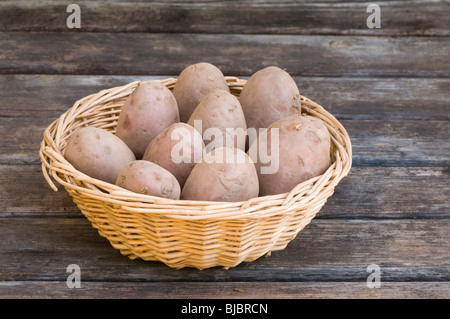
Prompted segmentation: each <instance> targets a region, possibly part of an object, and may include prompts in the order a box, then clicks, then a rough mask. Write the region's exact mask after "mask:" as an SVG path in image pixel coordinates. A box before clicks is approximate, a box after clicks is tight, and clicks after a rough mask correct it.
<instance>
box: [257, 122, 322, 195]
mask: <svg viewBox="0 0 450 319" xmlns="http://www.w3.org/2000/svg"><path fill="white" fill-rule="evenodd" d="M274 128H278V129H279V131H278V132H279V153H278V157H277V156H275V155H276V154H273V155H274V156H273V158H274V159H273V160H275V161H276V160H277V159H278V160H279V162H278V170H277V171H276V172H275V173H272V174H262V173H261V168H262V167H264V166H266V167H268V166H270V163H266V164H264V163H262V162H261V160H260V157H259V156H255V155H254V154H257V152H256V149H255V148H257V147H259V148H260V149H262V150H263V152H264V153H263V154H265V152H267V153H268V154H269V155H270V156H272V154H271V152H270V150H271V138H270V136H271V133H272V130H273V129H274ZM266 136H267V138H266ZM330 146H331V142H330V133H329V132H328V130H327V128H326V126H325V124H324V123H323V122H322V121H321V120H319V119H317V118H313V117H311V116H306V115H298V114H295V115H291V116H288V117H286V118H284V119H282V120H280V121H277V122H275V123H273V124H272V125H270V127H269V128H268V130H267V134H260V136H259V138H258V140H257V142H255V143H253V145H252V146H251V147H250V149H249V151H248V154H249V155H250V156H251V158H252V159H253V160H254V162H255V166H256V170H257V172H258V178H259V184H260V196H265V195H275V194H281V193H287V192H290V191H291V190H292V189H293V188H294V187H295V186H297V185H298V184H300V183H302V182H304V181H306V180H308V179H310V178H313V177H315V176H318V175H321V174H323V173H324V172H325V171H326V170H327V169H328V167H329V166H330V165H331V158H330Z"/></svg>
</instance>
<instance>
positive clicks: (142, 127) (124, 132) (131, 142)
mask: <svg viewBox="0 0 450 319" xmlns="http://www.w3.org/2000/svg"><path fill="white" fill-rule="evenodd" d="M179 121H180V115H179V112H178V106H177V101H176V100H175V97H174V96H173V94H172V92H170V90H169V89H168V88H167V87H166V86H165V85H163V84H161V83H159V82H157V81H152V82H145V83H142V84H141V85H139V86H138V87H137V88H136V89H135V90H134V91H133V92H132V93H131V94H130V96H129V97H128V98H127V100H126V101H125V104H124V105H123V107H122V111H121V112H120V115H119V120H118V123H117V129H116V135H117V136H118V137H120V138H121V139H122V140H123V141H124V142H125V143H126V144H127V145H128V147H129V148H130V149H131V150H132V151H133V152H134V154H135V155H136V158H138V159H140V158H142V156H143V155H144V152H145V150H146V148H147V146H148V144H149V143H150V141H151V140H152V139H153V138H155V137H156V136H157V135H158V134H159V133H161V132H162V131H163V130H164V129H165V128H167V127H168V126H169V125H171V124H173V123H176V122H179Z"/></svg>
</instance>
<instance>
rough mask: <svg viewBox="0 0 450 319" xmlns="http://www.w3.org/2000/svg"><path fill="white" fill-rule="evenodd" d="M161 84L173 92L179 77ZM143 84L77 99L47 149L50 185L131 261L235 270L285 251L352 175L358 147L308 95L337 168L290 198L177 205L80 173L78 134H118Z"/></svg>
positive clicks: (233, 84)
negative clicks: (75, 161) (84, 129)
mask: <svg viewBox="0 0 450 319" xmlns="http://www.w3.org/2000/svg"><path fill="white" fill-rule="evenodd" d="M226 79H227V83H228V85H229V87H230V90H231V92H232V93H233V94H234V95H236V96H239V93H240V91H241V90H242V87H243V85H244V84H245V82H246V81H245V80H243V79H238V78H236V77H226ZM159 81H161V83H163V84H165V85H166V86H167V87H168V88H169V89H173V86H174V84H175V82H176V79H174V78H168V79H163V80H159ZM139 83H140V82H138V81H136V82H133V83H130V84H128V85H125V86H120V87H115V88H111V89H107V90H103V91H100V92H98V93H96V94H92V95H89V96H87V97H85V98H82V99H81V100H79V101H77V102H76V103H75V104H74V105H73V107H71V108H70V109H69V110H68V111H67V112H65V113H64V114H62V115H61V116H60V117H59V118H58V119H57V120H55V121H54V122H53V123H52V124H50V125H49V127H48V128H47V129H46V130H45V132H44V139H43V141H42V143H41V148H40V158H41V161H42V170H43V174H44V177H45V179H46V180H47V182H48V183H49V185H50V186H51V187H52V188H53V189H54V190H55V191H57V190H58V188H57V187H56V186H55V184H54V182H53V180H52V178H53V179H54V180H55V181H56V182H58V183H59V184H61V185H62V186H64V188H65V189H66V190H67V192H68V193H69V194H70V195H71V196H72V198H73V200H74V202H75V203H76V205H77V206H78V207H79V209H80V210H81V211H82V213H83V214H84V215H85V216H86V217H87V219H88V220H89V221H90V222H91V223H92V226H93V227H95V228H96V229H97V230H98V232H99V234H100V235H101V236H104V237H106V238H107V239H108V240H109V241H110V243H111V245H112V246H113V247H114V248H116V249H118V250H120V252H121V253H122V254H123V255H126V256H128V257H130V258H131V259H134V258H141V259H144V260H158V261H161V262H163V263H165V264H166V265H168V266H170V267H174V268H183V267H194V268H198V269H204V268H209V267H214V266H222V267H225V268H229V267H234V266H236V265H238V264H239V263H241V262H244V261H245V262H249V261H253V260H255V259H257V258H259V257H261V256H263V255H265V254H270V252H271V251H275V250H281V249H284V248H285V247H286V245H287V244H288V243H289V242H290V241H291V240H292V239H293V238H295V236H296V235H297V233H298V232H299V231H300V230H302V229H303V228H304V227H305V226H306V225H307V224H308V223H309V222H310V221H311V220H312V219H313V218H314V216H315V215H316V213H317V212H318V211H319V210H320V209H321V207H322V206H323V205H324V204H325V202H326V200H327V198H328V197H329V196H331V195H332V194H333V192H334V188H335V186H336V185H337V184H338V182H339V181H340V180H341V179H342V178H343V177H344V176H346V175H347V174H348V172H349V170H350V167H351V164H352V148H351V142H350V138H349V136H348V134H347V132H346V130H345V129H344V127H343V126H342V125H341V124H340V123H339V122H338V121H337V120H336V119H335V118H334V117H333V116H332V115H331V114H330V113H328V112H327V111H326V110H324V108H323V107H321V106H320V105H318V104H316V103H314V102H313V101H311V100H310V99H308V98H306V97H303V96H302V97H301V103H302V108H303V112H306V113H308V114H309V115H312V116H314V117H317V118H320V119H321V120H323V121H324V122H325V123H326V125H327V127H328V129H329V131H330V133H331V136H332V144H333V150H332V158H333V164H332V165H331V166H330V167H329V169H328V170H327V171H326V172H325V173H324V174H323V175H321V176H318V177H315V178H312V179H310V180H308V181H306V182H303V183H301V184H299V185H297V186H296V187H295V188H294V189H292V191H290V192H289V193H285V194H279V195H273V196H264V197H258V198H253V199H250V200H248V201H245V202H232V203H230V202H226V203H222V202H202V201H188V200H170V199H164V198H159V197H154V196H149V195H141V194H137V193H133V192H130V191H127V190H124V189H122V188H120V187H118V186H116V185H113V184H109V183H106V182H103V181H100V180H97V179H94V178H91V177H89V176H87V175H85V174H83V173H81V172H80V171H78V170H76V169H75V168H74V167H73V166H72V165H71V164H70V163H69V162H67V160H65V158H64V156H63V154H64V148H65V146H66V144H67V141H68V139H69V137H70V135H71V134H72V132H73V131H74V130H75V129H76V128H78V127H81V126H86V125H90V126H95V127H99V128H103V129H106V130H109V131H111V132H114V131H115V127H116V124H117V119H118V115H119V113H120V109H121V106H122V104H123V103H124V101H125V99H126V98H127V97H128V95H129V94H130V93H131V92H132V91H133V90H134V89H135V88H136V86H137V85H138V84H139ZM317 236H320V234H317Z"/></svg>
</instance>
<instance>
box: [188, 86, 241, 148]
mask: <svg viewBox="0 0 450 319" xmlns="http://www.w3.org/2000/svg"><path fill="white" fill-rule="evenodd" d="M196 120H200V121H201V130H199V132H200V133H201V134H202V136H203V141H204V142H205V145H206V146H207V145H208V144H210V143H212V142H214V145H215V147H214V148H219V147H224V146H229V147H237V148H240V149H241V150H244V151H245V136H246V135H245V134H246V130H247V124H246V121H245V117H244V112H243V111H242V107H241V104H240V103H239V100H238V99H237V97H235V96H234V95H232V94H231V93H230V92H228V91H224V90H215V91H212V92H210V93H209V94H208V95H206V96H205V98H204V99H203V100H202V101H201V102H200V104H199V105H198V106H197V107H196V108H195V110H194V112H193V113H192V115H191V117H190V118H189V121H188V124H189V125H191V126H193V127H195V128H196V129H197V127H196V126H194V121H196ZM208 128H217V129H219V130H220V131H221V132H222V137H223V139H218V140H216V139H215V137H211V138H210V137H205V135H204V132H205V130H207V129H208ZM227 129H233V130H234V129H240V130H236V132H237V133H238V134H239V138H234V136H233V135H231V138H228V139H227V138H226V137H227ZM211 146H212V145H211ZM212 149H213V148H210V149H209V150H212Z"/></svg>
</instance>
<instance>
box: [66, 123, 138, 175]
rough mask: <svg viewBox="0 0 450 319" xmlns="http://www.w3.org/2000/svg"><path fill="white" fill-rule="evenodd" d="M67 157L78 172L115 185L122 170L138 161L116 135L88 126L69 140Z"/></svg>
mask: <svg viewBox="0 0 450 319" xmlns="http://www.w3.org/2000/svg"><path fill="white" fill-rule="evenodd" d="M64 157H65V158H66V159H67V161H69V163H71V164H72V165H73V167H75V168H76V169H77V170H79V171H81V172H83V173H85V174H86V175H89V176H91V177H93V178H97V179H100V180H102V181H105V182H109V183H114V182H115V181H116V178H117V176H118V175H119V173H120V170H121V169H122V168H123V167H124V166H125V165H126V164H128V163H129V162H132V161H134V160H135V159H136V158H135V156H134V154H133V152H132V151H131V150H130V149H129V148H128V146H127V145H126V144H125V143H124V142H123V141H122V140H121V139H120V138H118V137H117V136H115V135H114V134H113V133H111V132H108V131H106V130H103V129H100V128H96V127H90V126H85V127H82V128H79V129H77V130H76V131H74V132H73V133H72V135H71V136H70V138H69V140H68V142H67V146H66V148H65V151H64Z"/></svg>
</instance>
